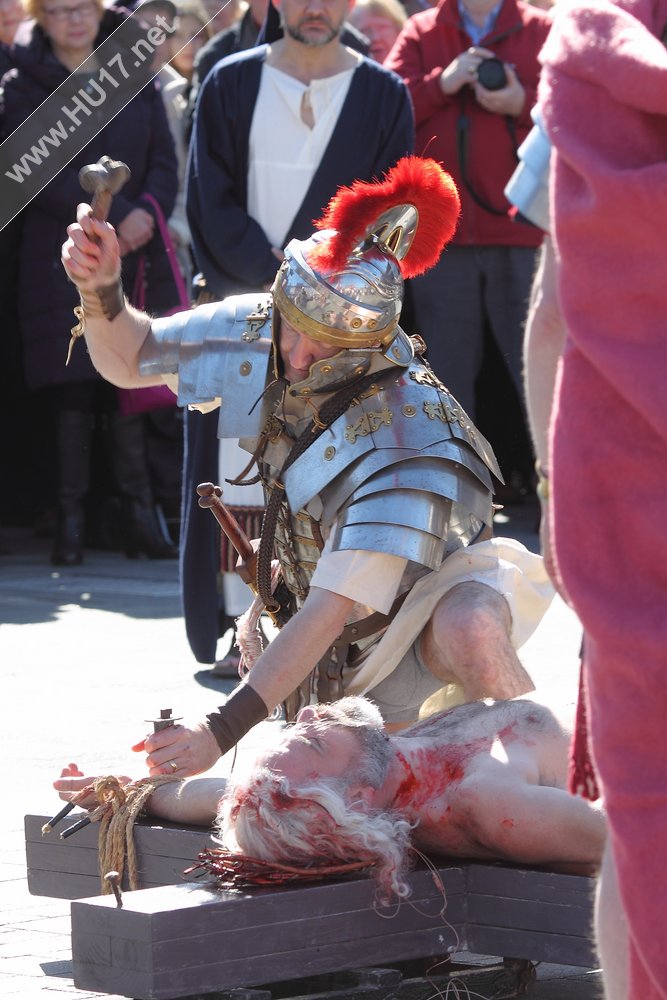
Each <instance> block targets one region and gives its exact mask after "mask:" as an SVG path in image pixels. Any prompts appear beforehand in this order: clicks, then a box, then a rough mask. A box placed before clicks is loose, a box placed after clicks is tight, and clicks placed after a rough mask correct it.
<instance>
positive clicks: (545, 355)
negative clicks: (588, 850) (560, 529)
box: [524, 236, 566, 469]
mask: <svg viewBox="0 0 667 1000" xmlns="http://www.w3.org/2000/svg"><path fill="white" fill-rule="evenodd" d="M557 269H558V261H557V258H556V252H555V250H554V245H553V243H552V240H551V237H550V236H545V237H544V242H543V244H542V250H541V253H540V262H539V266H538V269H537V271H536V273H535V279H534V281H533V289H532V293H531V298H530V306H529V309H528V319H527V321H526V334H525V338H524V381H525V388H526V401H527V405H528V416H529V420H530V429H531V432H532V435H533V442H534V444H535V451H536V454H537V457H538V459H539V461H540V462H541V464H542V465H543V467H544V468H545V469H548V468H549V421H550V418H551V409H552V404H553V397H554V388H555V384H556V374H557V371H558V363H559V360H560V356H561V354H562V351H563V345H564V343H565V334H566V329H565V322H564V320H563V316H562V313H561V310H560V304H559V301H558V289H557V283H556V279H557Z"/></svg>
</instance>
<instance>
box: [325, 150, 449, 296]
mask: <svg viewBox="0 0 667 1000" xmlns="http://www.w3.org/2000/svg"><path fill="white" fill-rule="evenodd" d="M402 204H408V205H414V206H415V208H416V209H417V211H418V212H419V222H418V225H417V231H416V233H415V237H414V240H413V243H412V246H411V247H410V249H409V251H408V253H407V254H406V256H405V257H404V258H403V260H401V261H399V262H398V263H399V266H400V268H401V273H402V275H403V277H404V278H414V277H415V276H416V275H418V274H423V273H424V271H428V269H429V268H430V267H433V265H434V264H436V263H437V261H438V259H439V257H440V254H441V253H442V251H443V249H444V248H445V246H446V245H447V243H449V241H450V240H451V238H452V236H453V235H454V232H455V230H456V224H457V222H458V218H459V213H460V210H461V202H460V199H459V193H458V191H457V189H456V185H455V183H454V181H453V180H452V178H451V176H450V175H449V174H448V173H446V172H445V171H444V170H443V169H442V167H441V166H440V164H439V163H436V161H435V160H430V159H425V158H423V157H420V156H406V157H403V159H401V160H399V161H398V162H397V163H396V165H395V166H394V167H392V168H391V170H389V171H388V172H387V174H386V175H385V179H384V180H383V181H375V182H369V181H355V182H354V184H352V185H351V187H341V188H339V189H338V191H337V192H336V194H335V195H334V197H333V198H332V199H331V201H330V202H329V204H328V206H327V208H326V209H325V211H324V215H323V216H322V218H321V219H318V220H317V221H316V222H315V226H316V227H317V229H334V230H336V232H335V234H334V235H332V236H331V238H330V239H328V240H326V241H324V242H322V243H320V244H318V246H317V247H315V248H314V249H313V250H312V251H311V252H310V253H309V254H308V261H309V263H310V264H311V266H313V265H316V266H317V267H318V269H319V268H321V269H322V270H323V271H334V270H337V269H339V268H341V267H343V266H344V265H345V262H346V261H347V259H348V257H349V256H350V254H351V253H352V251H353V250H354V249H355V247H357V246H359V244H360V243H361V242H362V241H363V240H364V239H365V238H366V237H367V236H368V235H369V234H370V233H371V232H372V231H373V225H374V223H375V222H376V221H377V220H378V219H379V218H380V216H381V215H383V213H384V212H386V211H388V210H389V209H391V208H394V207H395V206H396V205H402Z"/></svg>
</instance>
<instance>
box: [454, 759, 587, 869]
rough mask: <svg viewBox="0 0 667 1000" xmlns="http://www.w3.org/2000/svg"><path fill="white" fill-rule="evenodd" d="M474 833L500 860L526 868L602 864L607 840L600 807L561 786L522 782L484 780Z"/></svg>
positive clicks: (476, 796)
mask: <svg viewBox="0 0 667 1000" xmlns="http://www.w3.org/2000/svg"><path fill="white" fill-rule="evenodd" d="M469 809H470V812H469V816H470V828H471V829H470V832H471V835H473V836H474V837H475V838H476V840H477V841H478V842H479V843H480V844H482V845H483V846H484V847H485V848H486V849H487V850H489V851H490V852H491V854H492V855H494V856H495V857H497V858H499V859H501V860H505V861H518V862H523V863H525V864H556V863H560V862H568V861H578V862H587V863H592V864H599V863H600V862H601V860H602V852H603V848H604V843H605V838H606V823H605V818H604V815H603V813H602V811H601V810H600V808H599V807H597V806H595V805H593V804H592V803H590V802H587V801H586V800H585V799H582V798H580V797H579V796H577V795H570V793H569V792H567V791H565V790H563V789H561V788H552V787H547V786H544V785H531V784H528V783H527V782H524V781H522V780H521V779H518V778H512V777H508V778H507V779H506V780H505V781H500V782H499V781H497V780H494V781H493V782H490V781H489V782H488V783H487V782H484V783H483V784H480V783H479V782H477V783H475V785H474V793H473V798H472V804H470V805H469Z"/></svg>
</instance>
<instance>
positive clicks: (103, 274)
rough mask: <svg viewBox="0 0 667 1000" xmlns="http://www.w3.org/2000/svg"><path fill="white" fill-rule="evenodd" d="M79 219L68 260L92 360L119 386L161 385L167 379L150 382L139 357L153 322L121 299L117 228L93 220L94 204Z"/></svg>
mask: <svg viewBox="0 0 667 1000" xmlns="http://www.w3.org/2000/svg"><path fill="white" fill-rule="evenodd" d="M77 220H78V221H77V222H76V223H75V224H74V225H71V226H69V227H68V229H67V235H68V239H67V242H66V243H65V244H64V246H63V249H62V262H63V266H64V268H65V270H66V272H67V275H68V277H69V278H70V279H71V280H72V281H73V282H74V284H75V285H76V286H77V288H78V289H79V291H80V293H81V295H82V300H83V306H84V329H85V337H86V343H87V345H88V350H89V352H90V357H91V360H92V362H93V364H94V365H95V367H96V369H97V370H98V371H99V372H100V374H101V375H103V376H104V378H106V379H107V380H108V381H109V382H112V383H113V384H114V385H119V386H125V387H131V386H140V385H158V384H159V383H160V382H162V379H161V378H155V377H153V378H150V379H145V378H142V377H141V376H140V375H139V371H138V356H139V351H140V349H141V346H142V344H143V342H144V340H145V339H146V336H147V334H148V331H149V328H150V318H149V317H148V316H147V315H146V314H145V313H140V312H139V311H138V310H136V309H133V308H132V307H131V306H129V305H128V304H127V302H126V301H125V300H124V298H123V297H122V296H121V297H120V299H119V298H118V292H117V286H118V282H119V279H120V249H119V244H118V239H117V237H116V233H115V231H114V229H113V226H111V225H109V224H108V223H106V222H100V221H98V220H95V219H92V218H91V216H90V206H89V205H79V208H78V212H77ZM116 300H118V305H117V306H116V305H115V302H116ZM107 303H110V306H108V305H107ZM105 309H106V312H107V313H109V314H113V313H114V312H116V313H117V314H116V315H114V318H113V319H108V318H107V315H106V314H105Z"/></svg>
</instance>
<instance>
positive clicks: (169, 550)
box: [112, 414, 178, 559]
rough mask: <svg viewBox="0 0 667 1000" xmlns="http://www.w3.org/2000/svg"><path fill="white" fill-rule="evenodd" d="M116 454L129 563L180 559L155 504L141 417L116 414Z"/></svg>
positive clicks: (113, 448)
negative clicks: (144, 559) (143, 558)
mask: <svg viewBox="0 0 667 1000" xmlns="http://www.w3.org/2000/svg"><path fill="white" fill-rule="evenodd" d="M112 452H113V465H114V471H115V474H116V482H117V484H118V489H119V490H120V494H121V511H122V515H121V516H122V529H123V536H124V546H123V547H124V549H125V555H126V556H127V557H128V559H136V558H137V556H139V555H142V554H143V555H145V556H148V558H149V559H176V558H177V557H178V546H176V545H174V543H173V541H172V539H171V538H170V537H169V533H168V531H167V527H166V524H165V523H164V519H163V518H161V517H160V514H159V511H158V510H157V508H156V505H155V502H154V500H153V492H152V489H151V483H150V478H149V471H148V463H147V460H146V444H145V437H144V426H143V419H142V417H141V415H137V416H131V417H123V416H120V414H114V417H113V421H112Z"/></svg>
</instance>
